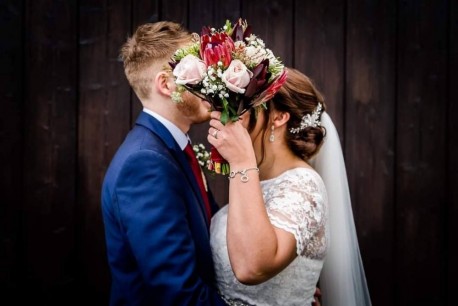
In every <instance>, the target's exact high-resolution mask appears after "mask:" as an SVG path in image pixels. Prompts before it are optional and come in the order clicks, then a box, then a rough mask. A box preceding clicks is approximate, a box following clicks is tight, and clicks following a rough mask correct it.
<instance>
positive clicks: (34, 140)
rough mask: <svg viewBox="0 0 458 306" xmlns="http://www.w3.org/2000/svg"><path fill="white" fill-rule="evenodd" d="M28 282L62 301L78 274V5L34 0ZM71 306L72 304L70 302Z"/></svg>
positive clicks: (43, 300)
mask: <svg viewBox="0 0 458 306" xmlns="http://www.w3.org/2000/svg"><path fill="white" fill-rule="evenodd" d="M24 4H25V8H24V9H25V14H26V19H25V29H24V30H25V33H26V37H25V39H26V40H25V67H24V68H25V73H26V75H25V88H24V92H25V95H26V96H25V105H24V110H23V115H24V116H25V117H24V129H25V140H24V147H23V149H24V167H23V170H24V174H23V175H24V192H23V194H24V206H23V211H24V218H23V219H22V226H23V229H22V230H23V233H24V241H23V242H24V245H23V246H22V248H23V251H24V252H25V254H24V262H23V263H22V265H24V270H25V271H24V273H25V275H22V277H24V287H23V288H21V289H22V290H24V292H28V294H27V295H23V296H20V297H19V298H23V299H28V298H33V301H34V303H38V304H49V303H55V302H57V301H60V302H63V301H61V298H62V293H64V292H68V291H69V290H71V289H72V287H73V286H74V282H73V281H74V278H75V269H74V267H75V253H74V252H75V250H74V246H75V219H74V214H73V213H74V211H75V204H76V203H75V181H76V159H75V151H76V75H77V64H76V63H77V52H76V51H77V49H76V48H75V47H76V16H77V11H76V6H75V3H74V2H73V1H57V2H56V1H51V0H40V1H26V2H24ZM64 304H65V303H64Z"/></svg>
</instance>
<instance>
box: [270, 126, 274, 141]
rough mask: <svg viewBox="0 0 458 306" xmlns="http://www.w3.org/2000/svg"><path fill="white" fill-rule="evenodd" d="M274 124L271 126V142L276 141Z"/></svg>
mask: <svg viewBox="0 0 458 306" xmlns="http://www.w3.org/2000/svg"><path fill="white" fill-rule="evenodd" d="M274 128H275V127H274V126H273V125H272V127H271V128H270V137H269V141H270V142H274V141H275V135H274Z"/></svg>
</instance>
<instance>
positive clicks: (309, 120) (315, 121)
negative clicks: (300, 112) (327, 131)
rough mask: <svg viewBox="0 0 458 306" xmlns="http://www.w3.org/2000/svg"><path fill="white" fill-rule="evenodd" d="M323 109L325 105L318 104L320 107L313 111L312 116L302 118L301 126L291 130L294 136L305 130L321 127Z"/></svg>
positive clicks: (307, 115)
mask: <svg viewBox="0 0 458 306" xmlns="http://www.w3.org/2000/svg"><path fill="white" fill-rule="evenodd" d="M322 109H323V105H321V103H320V102H318V105H317V106H316V108H315V109H314V110H313V112H312V114H306V115H304V116H303V117H302V120H301V124H300V125H299V127H296V128H290V129H289V131H290V132H291V133H292V134H297V133H299V132H300V131H302V130H303V129H305V128H308V127H317V126H321V121H320V116H321V111H322Z"/></svg>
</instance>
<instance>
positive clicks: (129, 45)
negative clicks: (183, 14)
mask: <svg viewBox="0 0 458 306" xmlns="http://www.w3.org/2000/svg"><path fill="white" fill-rule="evenodd" d="M191 39H192V35H191V33H190V32H188V31H187V30H186V29H184V28H183V27H182V26H181V25H180V24H177V23H174V22H170V21H160V22H156V23H147V24H144V25H141V26H139V27H138V28H137V30H136V31H135V33H134V34H133V35H132V37H130V38H128V39H127V41H126V42H125V43H124V45H123V46H122V48H121V59H122V60H123V62H124V72H125V74H126V77H127V79H128V80H129V83H130V85H131V86H132V88H133V89H134V91H135V93H136V94H137V95H138V97H139V98H140V99H141V98H148V97H149V95H150V93H151V82H152V79H151V78H152V77H153V74H152V69H154V68H153V67H156V69H157V64H163V65H165V64H167V61H168V60H170V58H171V57H172V55H173V53H174V52H175V51H176V50H177V49H178V48H180V47H181V46H182V45H184V44H185V43H189V42H190V41H191Z"/></svg>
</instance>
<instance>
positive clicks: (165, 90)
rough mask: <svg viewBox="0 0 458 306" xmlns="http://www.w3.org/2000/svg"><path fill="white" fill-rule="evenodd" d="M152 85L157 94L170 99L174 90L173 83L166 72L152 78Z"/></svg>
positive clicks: (160, 72)
mask: <svg viewBox="0 0 458 306" xmlns="http://www.w3.org/2000/svg"><path fill="white" fill-rule="evenodd" d="M154 85H155V87H156V89H157V91H158V92H159V94H161V95H164V96H167V97H170V96H171V95H172V92H173V91H174V90H175V86H176V85H175V83H174V82H173V79H172V78H171V77H170V73H169V72H167V71H159V72H158V73H157V74H156V77H155V78H154Z"/></svg>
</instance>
